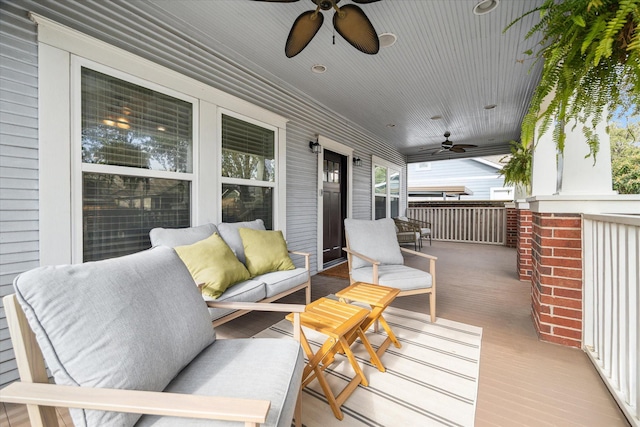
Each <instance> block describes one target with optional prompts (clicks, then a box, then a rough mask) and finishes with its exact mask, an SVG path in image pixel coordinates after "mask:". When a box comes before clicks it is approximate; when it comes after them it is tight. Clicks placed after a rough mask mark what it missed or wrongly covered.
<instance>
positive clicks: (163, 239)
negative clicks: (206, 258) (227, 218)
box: [149, 223, 218, 248]
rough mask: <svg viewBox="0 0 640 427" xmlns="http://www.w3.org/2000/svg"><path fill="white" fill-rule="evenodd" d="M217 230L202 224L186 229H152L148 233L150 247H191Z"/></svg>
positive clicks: (214, 227)
mask: <svg viewBox="0 0 640 427" xmlns="http://www.w3.org/2000/svg"><path fill="white" fill-rule="evenodd" d="M217 231H218V229H217V228H216V226H215V225H214V224H210V223H209V224H203V225H199V226H197V227H186V228H154V229H152V230H151V231H150V232H149V239H151V246H153V247H156V246H169V247H170V248H175V247H176V246H185V245H192V244H194V243H196V242H199V241H200V240H204V239H206V238H207V237H209V236H211V235H212V234H213V233H216V232H217Z"/></svg>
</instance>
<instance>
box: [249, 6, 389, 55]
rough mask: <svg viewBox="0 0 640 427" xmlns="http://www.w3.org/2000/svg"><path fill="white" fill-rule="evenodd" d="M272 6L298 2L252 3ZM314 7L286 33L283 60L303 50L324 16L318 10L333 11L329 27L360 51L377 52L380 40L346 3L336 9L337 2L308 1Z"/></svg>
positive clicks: (359, 12) (362, 16)
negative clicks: (273, 4)
mask: <svg viewBox="0 0 640 427" xmlns="http://www.w3.org/2000/svg"><path fill="white" fill-rule="evenodd" d="M254 1H266V2H274V3H293V2H296V1H298V0H254ZM352 1H353V2H354V3H359V4H367V3H374V2H377V1H380V0H352ZM311 2H312V3H313V4H315V5H316V9H315V10H309V11H307V12H304V13H302V14H301V15H300V16H298V17H297V18H296V20H295V21H294V23H293V26H292V27H291V31H289V37H287V43H286V45H285V48H284V52H285V54H286V55H287V58H292V57H294V56H296V55H297V54H299V53H300V52H302V50H303V49H304V48H305V47H307V45H308V44H309V42H310V41H311V39H313V37H314V36H315V35H316V33H317V32H318V30H320V27H321V26H322V23H323V22H324V16H323V15H322V13H320V10H321V9H322V10H329V9H334V10H335V13H334V14H333V27H334V28H335V29H336V31H337V32H338V34H340V35H341V36H342V37H343V38H344V39H345V40H346V41H348V42H349V43H350V44H351V45H352V46H353V47H355V48H356V49H358V50H359V51H361V52H364V53H368V54H369V55H375V54H376V53H378V50H380V41H379V40H378V35H377V33H376V30H375V28H373V24H371V21H369V18H367V15H365V14H364V12H363V11H362V9H360V8H359V7H358V6H356V5H355V4H346V5H344V6H342V7H338V6H337V4H338V3H340V0H311Z"/></svg>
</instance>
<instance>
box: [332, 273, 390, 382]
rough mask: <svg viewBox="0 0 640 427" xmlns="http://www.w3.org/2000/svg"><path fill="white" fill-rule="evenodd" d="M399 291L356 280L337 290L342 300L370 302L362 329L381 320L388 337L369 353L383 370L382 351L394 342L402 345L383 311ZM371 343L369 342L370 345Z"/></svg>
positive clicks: (380, 369) (379, 368)
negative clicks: (376, 349)
mask: <svg viewBox="0 0 640 427" xmlns="http://www.w3.org/2000/svg"><path fill="white" fill-rule="evenodd" d="M399 293H400V289H397V288H390V287H387V286H380V285H374V284H371V283H364V282H356V283H354V284H353V285H351V286H349V287H348V288H345V289H343V290H341V291H340V292H336V296H337V297H338V298H340V301H342V302H350V301H358V302H362V303H365V304H369V305H370V306H371V312H370V313H369V315H368V316H367V317H366V318H365V320H364V321H363V322H362V325H361V329H362V331H366V330H367V329H369V328H370V327H371V325H372V324H374V323H375V322H379V323H380V324H381V325H382V328H383V329H384V330H385V332H386V333H387V338H386V339H385V340H384V341H383V343H382V344H381V345H380V347H378V351H376V352H375V353H372V352H369V354H371V363H373V364H374V365H375V366H376V367H377V368H378V370H379V371H381V372H384V371H385V367H384V366H383V365H382V361H381V360H380V356H382V353H384V352H385V351H386V350H387V348H388V347H389V345H390V344H391V343H393V345H395V346H396V348H400V347H401V344H400V342H399V341H398V338H396V336H395V334H394V333H393V331H392V330H391V328H390V327H389V324H388V323H387V321H386V320H385V319H384V317H383V316H382V312H383V311H384V310H385V309H386V308H387V307H388V306H389V304H391V302H392V301H393V300H394V299H395V297H396V296H397V295H398V294H399ZM376 331H377V324H376ZM352 338H353V340H355V337H352ZM352 343H353V341H350V342H349V344H350V345H351V344H352ZM363 343H364V341H363ZM368 343H369V341H368V340H367V344H368ZM370 345H371V344H369V346H370ZM367 350H368V348H367Z"/></svg>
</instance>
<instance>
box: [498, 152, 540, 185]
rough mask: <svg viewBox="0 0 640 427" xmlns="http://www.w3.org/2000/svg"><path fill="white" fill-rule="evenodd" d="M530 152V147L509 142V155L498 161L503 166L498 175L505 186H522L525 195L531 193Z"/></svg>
mask: <svg viewBox="0 0 640 427" xmlns="http://www.w3.org/2000/svg"><path fill="white" fill-rule="evenodd" d="M531 150H532V145H529V146H527V147H523V146H522V144H520V143H519V142H516V141H511V155H507V156H504V157H503V158H502V159H500V163H502V164H503V165H504V166H502V169H501V170H500V172H499V173H500V175H502V176H503V177H504V183H505V185H509V184H513V185H522V186H523V187H524V189H525V191H526V192H527V194H529V193H530V192H531V158H532V151H531ZM507 159H508V160H507Z"/></svg>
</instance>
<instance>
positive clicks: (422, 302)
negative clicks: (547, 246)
mask: <svg viewBox="0 0 640 427" xmlns="http://www.w3.org/2000/svg"><path fill="white" fill-rule="evenodd" d="M423 250H424V251H425V252H427V253H430V254H432V255H435V256H437V257H438V258H439V259H438V262H437V270H436V271H437V286H438V288H437V298H438V301H437V308H438V313H437V314H438V317H443V318H446V319H450V320H455V321H458V322H463V323H468V324H471V325H476V326H481V327H482V328H483V330H484V332H483V338H482V351H481V357H480V382H479V389H478V405H477V410H476V424H475V425H476V427H485V426H508V427H513V426H536V427H538V426H563V427H564V426H582V427H591V426H592V427H616V426H628V425H629V424H628V423H627V421H626V419H625V418H624V415H623V414H622V412H621V411H620V410H619V408H618V407H617V405H616V403H615V401H614V400H613V398H612V397H611V396H610V394H609V392H608V391H607V389H606V387H605V385H604V384H603V382H602V381H601V380H600V377H599V376H598V374H597V373H596V371H595V369H594V368H593V366H592V365H591V363H590V362H589V360H588V359H587V356H586V355H585V354H584V353H583V352H582V351H580V350H577V349H571V348H565V347H561V346H558V345H554V344H548V343H543V342H540V341H538V339H537V336H536V334H535V331H534V329H533V324H532V320H531V314H530V296H529V286H530V285H529V283H527V282H520V281H518V279H517V276H516V273H515V257H516V254H515V250H514V249H509V248H504V247H501V246H490V245H475V244H462V243H447V242H433V246H431V247H429V246H426V247H425V248H424V249H423ZM416 261H417V260H416V259H415V257H414V258H413V259H412V258H407V263H408V264H410V265H411V264H413V263H414V262H416ZM312 283H313V299H316V298H319V297H322V296H324V295H327V294H329V293H333V292H336V291H338V290H340V289H342V288H344V287H345V286H346V285H347V280H344V279H337V278H333V277H327V276H321V275H317V276H314V277H313V280H312ZM298 294H300V295H297V294H296V295H292V296H290V297H287V298H285V299H283V300H282V301H283V302H296V303H302V302H303V295H302V293H301V292H298ZM427 298H428V297H427V296H426V295H418V296H412V297H403V298H399V299H397V300H396V301H394V303H393V305H394V306H397V307H400V308H404V309H407V310H414V311H426V307H427V304H428V299H427ZM282 317H283V316H282V315H280V314H275V313H251V314H248V315H246V316H243V317H242V318H239V319H236V320H234V321H232V322H230V323H228V324H226V325H223V326H221V327H219V328H217V333H218V336H219V337H221V338H231V337H248V336H252V335H254V334H255V333H257V332H259V331H261V330H263V329H264V328H266V327H268V326H269V325H271V324H273V323H275V322H277V321H279V320H280V319H282ZM60 412H61V413H62V414H63V417H64V418H65V423H64V424H62V423H61V425H63V426H70V425H71V423H70V421H69V418H68V416H67V414H66V411H62V410H61V411H60ZM5 423H6V424H5ZM0 424H2V425H8V426H11V427H16V426H28V425H29V424H28V420H27V417H26V410H25V409H24V407H23V406H21V405H7V407H6V410H5V411H3V412H0ZM336 425H339V422H336ZM309 427H313V426H311V425H309Z"/></svg>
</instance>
